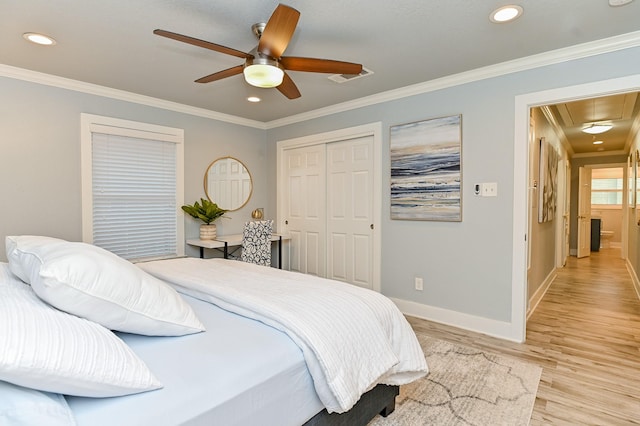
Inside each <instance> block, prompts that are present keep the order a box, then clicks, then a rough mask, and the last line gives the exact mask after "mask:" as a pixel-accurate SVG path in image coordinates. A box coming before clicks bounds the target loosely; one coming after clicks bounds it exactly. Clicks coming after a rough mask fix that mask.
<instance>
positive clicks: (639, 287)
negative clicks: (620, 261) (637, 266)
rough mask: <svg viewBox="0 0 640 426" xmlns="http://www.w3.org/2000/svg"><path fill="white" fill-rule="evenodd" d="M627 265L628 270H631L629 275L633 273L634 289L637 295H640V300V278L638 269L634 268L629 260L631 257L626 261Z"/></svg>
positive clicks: (639, 298)
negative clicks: (637, 272)
mask: <svg viewBox="0 0 640 426" xmlns="http://www.w3.org/2000/svg"><path fill="white" fill-rule="evenodd" d="M625 264H626V266H627V271H629V275H631V283H632V284H633V289H634V290H635V291H636V296H638V300H640V280H638V275H637V274H636V271H634V270H633V265H631V262H629V259H627V261H626V262H625Z"/></svg>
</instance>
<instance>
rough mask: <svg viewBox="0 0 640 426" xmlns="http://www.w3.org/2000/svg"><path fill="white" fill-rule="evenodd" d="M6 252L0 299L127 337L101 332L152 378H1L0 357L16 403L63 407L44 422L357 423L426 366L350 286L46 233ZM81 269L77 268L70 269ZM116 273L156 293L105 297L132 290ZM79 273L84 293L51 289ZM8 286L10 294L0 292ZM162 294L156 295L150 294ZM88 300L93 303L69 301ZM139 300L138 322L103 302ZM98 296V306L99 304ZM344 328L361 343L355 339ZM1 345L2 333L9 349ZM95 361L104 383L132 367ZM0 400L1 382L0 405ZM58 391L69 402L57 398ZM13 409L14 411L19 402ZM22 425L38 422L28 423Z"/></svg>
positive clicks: (386, 406) (407, 339) (384, 306)
mask: <svg viewBox="0 0 640 426" xmlns="http://www.w3.org/2000/svg"><path fill="white" fill-rule="evenodd" d="M10 238H12V240H10ZM7 253H8V254H7V258H8V259H9V263H8V264H0V283H2V284H0V292H2V291H5V292H7V291H8V292H9V293H11V291H13V292H14V293H20V294H21V297H24V298H28V299H29V302H28V303H29V304H33V305H36V304H37V309H40V310H43V311H44V310H45V308H51V306H55V307H56V308H57V309H53V308H51V310H52V312H49V311H46V314H47V315H54V314H55V315H58V316H60V315H68V316H69V317H73V318H71V319H73V320H74V321H84V323H83V326H87V327H89V326H90V327H101V328H104V329H105V330H107V329H110V330H123V331H115V332H111V331H108V330H107V332H108V333H109V334H110V335H112V336H113V338H114V339H116V340H117V341H119V342H121V343H122V346H123V347H122V348H120V349H118V350H121V351H124V352H127V351H130V352H131V355H130V356H131V357H134V358H136V360H135V362H139V364H140V365H142V366H144V367H145V368H147V369H148V371H147V370H145V371H146V373H145V374H146V375H144V374H140V375H139V377H138V376H136V377H135V379H136V380H129V378H127V379H126V380H124V384H123V383H122V382H123V381H122V380H120V382H119V383H116V385H114V384H113V383H108V384H107V385H108V386H107V390H106V391H105V389H104V386H105V385H104V384H103V383H98V384H96V383H90V384H88V385H87V384H86V383H80V384H78V383H71V384H70V385H68V384H65V385H63V386H62V387H60V386H61V385H60V383H61V382H65V381H69V378H68V376H69V375H71V376H73V375H75V376H74V378H72V379H75V378H77V374H76V372H75V371H72V373H70V374H68V375H67V376H64V377H63V378H62V379H60V378H59V377H56V378H55V380H54V379H51V380H49V379H46V378H45V379H42V375H41V373H39V372H38V373H37V374H36V375H34V374H31V373H32V372H31V371H27V373H29V374H27V373H25V371H22V373H21V374H16V373H15V368H14V367H13V366H10V368H9V372H7V366H6V362H5V365H3V362H4V361H3V360H0V361H3V362H0V380H3V381H5V382H4V383H8V384H9V385H11V386H15V387H16V389H18V390H19V391H20V392H23V393H25V392H27V391H29V392H28V393H25V395H26V396H25V397H24V398H22V396H21V398H22V399H25V400H27V401H28V402H29V403H31V404H32V405H31V406H29V407H33V406H34V404H35V403H33V402H32V401H33V398H32V396H33V395H32V394H33V392H36V391H37V392H41V393H42V395H45V396H47V397H48V398H49V399H51V400H55V402H56V403H57V404H58V405H59V406H60V407H61V408H60V407H58V406H56V407H55V408H56V410H57V409H59V410H60V412H61V414H60V417H61V418H62V420H61V421H60V422H59V423H56V422H55V421H53V417H51V416H52V414H51V413H52V412H53V411H52V410H53V409H52V408H51V407H46V409H47V410H48V411H45V410H44V409H42V410H43V412H44V413H47V415H49V417H47V421H48V423H49V424H77V425H80V426H83V425H107V424H109V425H111V424H118V425H143V424H157V425H177V424H190V425H191V424H193V425H199V424H203V425H204V424H206V425H255V424H260V425H279V426H286V425H292V426H298V425H303V424H304V425H332V424H334V425H366V424H367V423H368V422H369V421H370V420H371V419H372V418H373V417H374V416H375V415H376V414H378V413H381V414H383V415H388V414H390V413H391V412H392V411H393V409H394V403H395V402H394V401H395V396H396V395H397V394H398V387H399V385H401V384H404V383H408V382H410V381H412V380H415V379H416V378H418V377H421V376H423V375H424V374H426V373H427V371H428V369H427V366H426V363H425V361H424V355H423V354H422V351H421V350H420V347H419V344H418V343H417V339H416V338H415V335H414V334H413V332H412V331H411V329H410V327H409V326H408V323H406V320H404V318H403V317H402V315H401V314H399V312H397V309H396V308H395V307H393V308H391V307H390V305H389V304H388V303H387V301H388V299H386V298H383V297H382V296H380V295H378V294H377V293H373V292H367V291H366V290H362V289H359V288H357V287H353V286H350V285H347V284H343V283H337V282H334V281H329V280H324V279H320V278H317V277H309V276H306V275H302V274H296V273H292V272H288V271H280V270H277V269H275V268H268V267H261V266H256V265H250V264H245V263H243V262H237V261H233V260H224V259H211V260H204V259H194V258H184V259H171V260H162V261H155V262H149V263H145V264H138V265H132V264H130V263H128V262H126V261H123V260H122V259H119V258H117V256H114V255H111V254H109V253H104V252H103V251H102V250H101V249H98V248H96V247H94V246H90V245H86V244H83V243H70V242H65V241H62V240H55V239H47V238H45V237H24V236H23V237H8V238H7ZM56 262H57V264H56ZM51 264H54V265H56V267H55V268H54V267H51ZM61 265H62V266H61ZM79 265H83V266H82V267H84V268H85V269H84V270H82V271H80V272H77V271H76V269H78V268H79V267H80V266H79ZM87 265H88V266H87ZM96 268H97V269H99V270H100V271H99V274H98V275H97V276H95V277H93V278H92V279H88V275H87V274H89V275H90V274H92V273H94V272H95V271H94V270H95V269H96ZM132 268H133V269H132ZM123 269H125V270H126V271H127V273H130V274H133V275H134V276H136V277H137V278H136V279H138V280H139V281H140V282H141V283H142V282H143V281H144V282H147V284H148V283H152V284H153V285H148V286H146V287H145V285H146V284H144V283H143V284H140V285H139V287H141V288H142V290H139V289H138V290H136V289H137V287H136V285H134V286H133V287H134V289H133V290H131V289H128V290H127V291H129V292H130V293H131V292H133V293H135V294H136V296H135V297H130V296H131V294H125V293H123V294H119V293H118V292H117V291H116V292H114V291H113V290H112V288H111V287H112V286H113V285H114V283H115V286H116V287H118V286H119V285H118V283H122V282H123V281H127V286H125V287H131V285H130V283H131V282H134V283H135V282H136V280H131V279H129V278H130V277H129V276H128V275H125V276H126V277H127V278H128V279H127V280H124V279H123V278H122V275H118V274H120V273H121V272H122V270H123ZM70 270H71V272H70ZM52 271H53V272H52ZM61 271H62V272H61ZM114 271H117V272H114ZM56 274H57V276H56V277H55V279H52V276H53V275H56ZM110 274H115V276H111V275H110ZM60 275H62V278H61V276H60ZM78 277H80V278H79V279H77V281H78V282H79V283H80V284H78V283H75V284H69V283H68V282H65V283H63V284H64V285H61V284H60V281H73V279H76V278H78ZM52 280H53V281H52ZM145 280H146V281H145ZM103 281H104V282H103ZM8 282H10V284H11V286H13V287H11V289H10V291H9V290H7V283H8ZM86 282H100V285H99V286H97V287H96V286H95V285H92V286H91V288H90V289H89V290H90V291H89V290H88V289H87V288H82V289H81V290H82V292H81V293H78V288H77V287H78V286H81V285H84V284H83V283H86ZM25 283H29V284H30V286H28V285H27V284H25ZM105 283H108V284H109V286H106V285H105ZM158 283H161V284H158ZM74 286H75V287H76V288H74V289H72V290H69V288H70V287H74ZM120 286H121V285H120ZM158 286H160V287H158ZM291 286H294V287H291ZM318 286H323V291H322V293H323V294H317V293H314V292H317V287H318ZM14 287H15V288H14ZM102 287H108V290H104V289H102ZM159 288H161V289H162V292H161V293H162V294H160V295H159V294H156V293H158V289H159ZM167 289H168V290H167ZM69 291H75V293H69ZM99 291H107V292H108V294H107V296H108V297H107V296H104V295H101V296H100V297H96V293H99ZM136 291H137V292H138V293H136ZM89 292H92V293H94V294H92V295H91V297H90V298H87V299H82V300H80V301H78V299H79V298H82V297H86V294H87V293H89ZM32 293H33V294H32ZM60 293H62V295H60ZM149 293H152V294H153V297H154V298H155V299H154V300H152V302H153V303H149V304H148V306H146V307H145V309H147V310H149V312H147V314H146V316H144V317H142V316H140V315H138V314H139V312H140V311H141V310H140V306H137V305H136V306H128V307H125V308H124V310H125V311H124V313H123V314H121V315H113V314H112V311H114V310H117V309H123V308H122V307H120V306H118V308H117V309H115V308H114V307H113V299H114V298H115V296H122V300H125V301H126V302H123V301H120V302H119V303H120V304H121V305H125V304H126V303H133V304H134V305H135V304H138V305H139V304H140V303H141V301H144V300H146V299H149V297H148V294H149ZM314 294H315V295H314ZM363 294H364V295H365V297H364V298H363V297H362V296H363ZM372 294H373V296H372V297H371V298H369V296H371V295H372ZM103 296H104V297H103ZM1 297H3V294H0V298H1ZM336 297H338V298H339V300H338V299H336ZM4 299H7V297H6V296H5V297H4ZM95 299H99V300H98V301H96V300H95ZM107 299H109V306H108V309H105V307H104V306H102V304H104V303H105V302H104V301H105V300H107ZM152 299H153V298H152ZM69 300H76V302H74V303H70V302H69ZM327 300H331V301H332V302H331V303H327ZM45 302H46V303H45ZM7 303H9V302H7ZM11 303H12V305H15V302H11ZM389 303H390V302H389ZM41 305H42V306H41ZM45 305H46V306H45ZM327 305H332V306H327ZM333 305H335V306H333ZM379 305H380V306H379ZM167 306H170V307H171V308H170V309H169V308H167ZM0 307H2V305H1V304H0ZM394 310H395V311H394ZM5 311H6V310H5ZM9 311H10V309H9ZM23 311H24V309H20V312H23ZM53 311H55V312H53ZM69 311H72V312H69ZM101 311H104V312H101ZM105 312H106V313H107V314H105ZM359 312H362V313H363V315H365V316H364V317H362V318H365V321H361V322H367V323H375V326H374V327H372V329H373V330H374V331H372V332H371V333H372V335H371V336H368V335H367V333H369V332H368V331H366V330H367V329H369V328H370V327H369V326H368V325H367V326H363V325H362V324H348V323H349V319H354V320H355V321H356V322H358V321H359V320H358V318H359V317H358V315H359V314H358V313H359ZM71 313H72V314H73V315H71ZM161 314H162V315H165V316H166V315H169V316H170V317H171V318H169V320H170V321H165V320H164V318H163V319H162V321H158V320H157V318H159V317H160V315H161ZM2 315H11V312H9V313H8V314H7V313H6V312H5V313H4V314H3V313H0V320H3V319H4V320H5V321H3V322H4V323H5V324H9V325H5V326H6V327H11V324H12V321H13V324H18V323H20V324H22V322H25V321H27V322H28V321H29V318H33V317H39V316H40V315H41V314H37V315H34V314H28V315H25V317H23V318H19V319H15V318H13V317H9V318H8V319H7V318H2V317H1V316H2ZM14 315H21V314H20V313H17V314H14ZM42 315H44V314H42ZM136 315H138V317H137V318H136ZM367 315H368V317H367ZM124 317H126V320H125V319H123V318H124ZM149 317H152V318H153V321H150V320H149ZM56 318H57V317H56ZM66 320H67V318H66V317H65V321H66ZM69 320H70V319H69ZM58 321H59V319H56V320H55V321H52V320H48V323H56V322H58ZM403 321H404V322H403ZM150 322H151V324H149V323H150ZM85 323H86V324H85ZM324 323H326V327H325V326H324V325H322V324H324ZM336 324H337V325H336ZM320 325H322V326H320ZM0 327H2V326H1V325H0ZM20 327H22V325H20ZM35 327H36V326H34V328H35ZM37 327H41V325H37ZM74 327H75V325H74ZM13 328H15V326H13ZM351 329H352V330H351ZM204 330H206V331H204ZM2 331H3V330H0V332H2ZM101 332H102V331H101ZM354 332H355V333H356V334H360V335H363V336H362V339H361V340H362V341H359V337H358V336H357V335H354V334H353V333H354ZM92 333H93V331H92ZM14 334H16V333H14ZM78 334H79V333H76V334H75V335H73V336H71V337H70V338H77V335H78ZM154 334H155V335H154ZM91 336H92V337H91V339H94V337H93V335H91ZM14 337H15V338H14V340H13V342H14V343H13V345H14V346H15V345H22V343H15V342H23V341H24V340H25V337H24V333H23V330H21V333H20V336H14ZM107 337H108V338H110V337H109V336H106V335H105V338H107ZM11 342H12V335H11V333H10V330H9V338H8V339H6V342H5V344H6V345H11V344H12V343H11ZM112 343H113V342H112ZM1 345H2V343H0V350H2V349H3V348H2V347H1ZM26 346H29V345H26ZM40 346H41V345H39V346H38V348H40ZM61 346H63V347H64V348H69V347H79V346H81V345H79V344H78V343H77V342H73V343H71V344H69V343H65V344H64V345H62V344H61ZM12 347H13V346H12ZM5 349H6V348H5ZM64 350H67V349H64ZM56 351H62V349H60V348H58V349H56V348H53V349H52V350H51V351H50V352H48V353H47V354H46V356H47V357H50V356H51V353H57V352H56ZM103 352H105V351H103ZM103 352H100V354H99V356H102V355H103ZM115 352H117V351H115ZM127 353H128V352H127ZM29 356H31V355H29ZM21 357H22V356H21ZM70 357H73V358H76V359H77V358H78V355H77V354H72V355H71V356H67V357H66V358H67V359H68V358H70ZM96 357H98V355H96V354H88V356H87V358H89V359H90V360H91V361H90V362H89V364H90V366H91V371H93V370H96V368H95V364H96V363H97V361H96V360H95V359H96ZM5 361H6V360H5ZM349 363H350V364H349ZM32 364H33V363H32ZM72 364H73V365H72V366H71V367H70V369H72V370H74V369H77V368H78V367H77V365H79V364H81V363H79V362H75V363H72ZM134 364H135V363H134ZM105 365H107V366H108V368H105V369H103V370H108V371H110V373H109V374H112V371H113V370H118V371H119V370H126V369H127V368H128V365H129V364H128V363H125V364H123V365H124V366H125V367H123V368H115V369H114V368H113V366H114V365H116V364H114V361H113V360H110V359H109V360H106V361H105ZM135 365H137V366H138V367H140V366H139V365H138V364H135ZM354 365H356V366H357V367H354ZM28 367H29V368H32V367H33V366H32V365H30V366H28ZM140 369H143V368H142V367H140ZM97 370H101V369H100V368H97ZM12 371H13V376H12V375H11V374H12ZM101 371H102V370H101ZM56 374H58V373H57V372H56ZM26 377H28V378H26ZM33 377H36V379H33ZM98 379H99V380H98V382H99V381H100V380H103V381H105V379H104V378H98ZM109 380H111V377H107V379H106V381H109ZM72 381H73V380H72ZM65 386H70V387H65ZM109 386H110V387H109ZM114 386H115V387H116V389H115V390H114V389H113V388H114ZM118 386H120V387H123V386H124V387H125V388H126V387H127V386H129V387H130V388H126V389H124V390H122V389H120V388H118ZM87 388H88V389H89V390H87ZM11 391H12V392H13V389H12V390H11ZM2 392H3V390H2V388H1V387H0V400H2V396H3V393H2ZM61 394H64V395H65V396H64V398H62V400H61V396H60V395H61ZM10 395H14V394H13V393H12V394H10ZM42 395H38V397H40V398H42ZM22 399H21V401H22ZM47 402H49V400H47ZM21 403H22V402H21ZM1 404H2V403H0V423H2V417H1V416H2V415H3V414H2V413H3V407H2V406H1ZM11 409H13V410H14V411H17V409H16V407H15V406H14V407H12V408H11ZM30 412H31V413H35V412H36V411H35V410H33V409H31V410H30ZM65 415H67V418H65ZM40 420H42V419H40ZM23 423H24V424H36V422H35V421H33V420H29V421H24V422H23Z"/></svg>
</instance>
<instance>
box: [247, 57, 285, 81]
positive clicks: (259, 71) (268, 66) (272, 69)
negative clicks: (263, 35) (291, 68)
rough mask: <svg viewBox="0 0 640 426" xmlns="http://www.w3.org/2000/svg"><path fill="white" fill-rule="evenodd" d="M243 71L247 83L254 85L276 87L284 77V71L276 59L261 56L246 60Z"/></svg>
mask: <svg viewBox="0 0 640 426" xmlns="http://www.w3.org/2000/svg"><path fill="white" fill-rule="evenodd" d="M243 73H244V79H245V80H246V81H247V83H249V84H250V85H252V86H255V87H264V88H269V87H277V86H279V85H280V84H281V83H282V79H283V78H284V71H283V70H282V68H280V67H279V65H278V63H277V62H276V61H271V60H266V59H261V58H256V59H254V60H253V61H252V62H247V64H246V65H245V67H244V70H243Z"/></svg>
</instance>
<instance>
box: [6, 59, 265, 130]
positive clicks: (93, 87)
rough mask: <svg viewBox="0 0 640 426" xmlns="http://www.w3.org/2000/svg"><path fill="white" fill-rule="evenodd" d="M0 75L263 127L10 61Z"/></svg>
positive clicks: (237, 118)
mask: <svg viewBox="0 0 640 426" xmlns="http://www.w3.org/2000/svg"><path fill="white" fill-rule="evenodd" d="M0 77H9V78H13V79H16V80H24V81H29V82H31V83H38V84H43V85H46V86H53V87H58V88H61V89H67V90H73V91H76V92H81V93H87V94H90V95H96V96H102V97H105V98H111V99H116V100H119V101H125V102H132V103H136V104H140V105H146V106H150V107H155V108H161V109H165V110H169V111H175V112H180V113H184V114H189V115H194V116H197V117H203V118H210V119H213V120H218V121H224V122H227V123H233V124H239V125H241V126H247V127H255V128H257V129H261V130H265V129H266V125H265V123H264V122H262V121H257V120H249V119H247V118H242V117H238V116H235V115H230V114H223V113H220V112H216V111H211V110H208V109H205V108H196V107H193V106H189V105H185V104H180V103H177V102H171V101H167V100H164V99H158V98H153V97H151V96H145V95H140V94H137V93H132V92H127V91H124V90H119V89H113V88H111V87H106V86H100V85H97V84H92V83H85V82H83V81H78V80H72V79H70V78H64V77H59V76H55V75H51V74H45V73H41V72H37V71H31V70H27V69H23V68H17V67H13V66H10V65H4V64H0Z"/></svg>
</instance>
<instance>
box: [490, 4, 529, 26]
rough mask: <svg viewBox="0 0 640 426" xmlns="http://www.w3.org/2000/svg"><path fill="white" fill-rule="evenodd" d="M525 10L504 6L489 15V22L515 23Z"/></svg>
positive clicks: (515, 6)
mask: <svg viewBox="0 0 640 426" xmlns="http://www.w3.org/2000/svg"><path fill="white" fill-rule="evenodd" d="M522 12H523V9H522V7H520V6H518V5H515V4H510V5H508V6H502V7H500V8H498V9H496V10H494V11H493V12H491V15H489V20H490V21H491V22H495V23H496V24H502V23H504V22H509V21H513V20H514V19H516V18H518V17H519V16H520V15H522Z"/></svg>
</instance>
